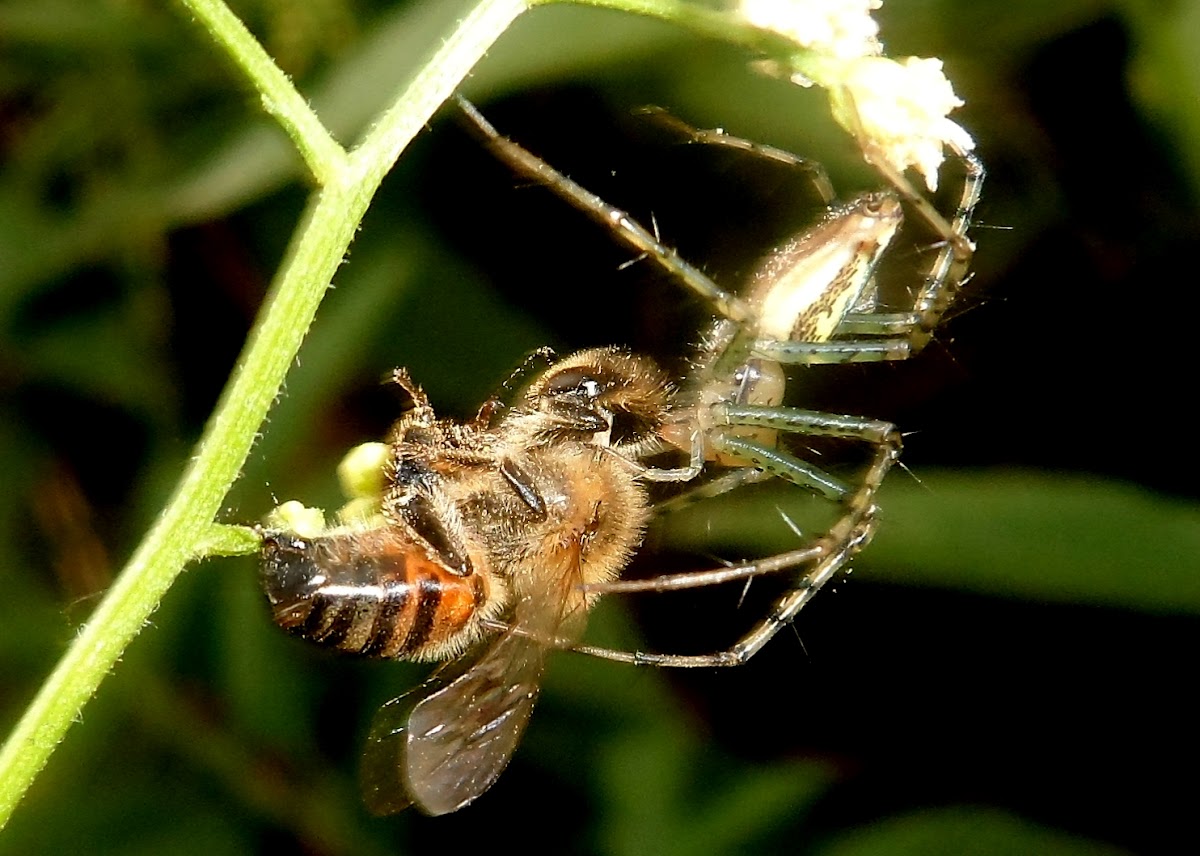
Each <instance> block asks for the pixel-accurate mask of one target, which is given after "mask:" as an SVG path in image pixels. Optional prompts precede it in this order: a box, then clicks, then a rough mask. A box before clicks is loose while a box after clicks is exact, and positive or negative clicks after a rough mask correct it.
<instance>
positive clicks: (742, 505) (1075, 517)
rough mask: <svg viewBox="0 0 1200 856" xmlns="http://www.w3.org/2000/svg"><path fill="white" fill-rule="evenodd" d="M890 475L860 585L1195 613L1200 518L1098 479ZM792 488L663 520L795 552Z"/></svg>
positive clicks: (691, 538)
mask: <svg viewBox="0 0 1200 856" xmlns="http://www.w3.org/2000/svg"><path fill="white" fill-rule="evenodd" d="M919 475H920V479H921V481H920V483H917V482H915V481H914V480H912V479H905V478H903V477H902V476H900V475H894V476H893V477H892V478H891V479H889V480H888V482H887V485H886V487H885V488H884V490H883V491H882V492H881V495H880V500H879V504H880V506H881V508H882V513H881V520H880V526H879V532H878V534H877V536H876V537H875V540H874V541H873V542H872V543H871V545H870V547H869V548H868V549H867V550H866V551H864V553H863V554H862V557H861V559H859V560H857V561H856V563H855V564H856V567H860V568H861V571H860V573H862V574H864V575H866V576H867V577H868V578H869V579H878V580H886V581H888V582H893V583H899V584H905V585H931V586H940V587H944V588H958V589H962V590H965V591H973V592H979V593H983V594H991V595H998V596H1001V597H1012V598H1032V599H1035V600H1048V601H1058V602H1063V603H1084V604H1095V605H1101V604H1102V605H1107V606H1117V607H1124V608H1132V609H1146V610H1152V611H1156V612H1185V613H1196V612H1200V574H1197V573H1196V567H1197V557H1200V509H1197V508H1196V507H1195V506H1194V505H1192V504H1190V503H1186V502H1183V501H1179V500H1171V499H1168V498H1165V497H1161V496H1156V495H1154V494H1152V493H1150V492H1148V491H1145V490H1142V489H1139V488H1136V487H1133V486H1130V485H1124V484H1120V483H1116V482H1111V481H1105V480H1103V479H1099V478H1087V477H1082V476H1068V475H1054V474H1050V473H1042V472H1032V471H1030V472H1019V471H1018V472H1013V471H1006V470H979V471H974V472H972V471H953V470H946V471H937V472H925V471H922V472H921V473H920V474H919ZM797 494H800V492H799V491H797V490H796V489H795V488H782V489H773V490H770V491H765V492H763V493H762V494H760V495H757V496H755V497H754V498H753V499H740V498H738V499H734V500H732V501H730V502H727V503H720V504H719V506H718V507H716V508H712V509H707V508H706V507H705V506H699V507H697V508H695V509H687V510H685V511H683V512H681V513H680V514H678V515H676V516H674V517H672V518H670V519H669V520H668V521H667V522H666V524H665V532H666V535H667V537H668V539H669V540H670V541H671V542H672V543H674V544H676V545H679V546H695V547H700V546H702V544H723V545H727V546H729V547H738V548H742V549H755V550H759V551H763V550H776V551H782V550H786V549H794V547H795V536H794V535H792V534H791V531H790V529H789V528H788V527H787V526H786V525H785V524H784V523H783V520H782V517H781V514H782V513H787V514H788V515H789V516H793V514H794V515H795V516H803V515H804V514H806V513H807V512H808V507H807V506H808V505H809V504H810V503H809V500H808V498H807V497H805V496H797Z"/></svg>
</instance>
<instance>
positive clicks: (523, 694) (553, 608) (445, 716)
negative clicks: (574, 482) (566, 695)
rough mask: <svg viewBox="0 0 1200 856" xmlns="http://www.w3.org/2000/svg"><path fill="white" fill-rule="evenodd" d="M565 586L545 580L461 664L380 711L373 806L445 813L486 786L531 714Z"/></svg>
mask: <svg viewBox="0 0 1200 856" xmlns="http://www.w3.org/2000/svg"><path fill="white" fill-rule="evenodd" d="M574 577H575V575H573V574H564V575H562V577H561V578H560V580H566V579H574ZM564 592H565V588H564V585H562V584H561V582H560V581H559V580H555V581H551V582H550V584H549V585H548V586H546V587H545V588H544V589H543V590H542V591H540V592H539V593H538V595H537V596H536V597H529V598H525V599H523V601H522V602H521V603H519V604H518V606H517V609H516V615H515V616H514V621H513V628H512V629H510V630H508V631H506V632H505V633H504V634H503V635H501V636H500V637H499V638H498V639H496V640H495V641H494V642H493V643H492V644H491V645H490V646H488V647H487V648H485V649H484V651H483V653H482V654H481V655H480V656H479V658H478V659H477V660H475V661H474V662H472V663H470V665H468V666H467V667H466V668H465V670H459V671H457V673H455V671H454V669H453V667H452V668H451V669H445V670H441V671H439V672H438V673H437V674H436V675H435V676H434V677H433V678H432V679H431V680H430V681H427V682H426V683H425V684H423V685H422V686H421V687H419V688H418V689H417V690H414V691H413V692H412V693H408V694H407V695H404V696H401V697H400V698H397V699H394V700H393V701H391V702H389V703H388V704H386V705H384V706H383V707H382V708H381V709H380V710H379V712H378V713H377V714H376V716H375V720H374V722H373V723H372V726H371V731H370V734H369V735H368V738H367V748H366V750H365V752H364V755H363V764H362V786H363V796H364V799H365V801H366V803H367V807H368V808H369V809H370V810H371V811H372V812H374V813H376V814H393V813H395V812H398V811H400V810H402V809H404V808H406V807H408V806H410V805H415V806H416V807H417V808H419V809H420V810H421V811H423V812H424V813H426V814H429V815H435V816H436V815H441V814H447V813H449V812H452V811H457V810H458V809H460V808H462V807H463V806H465V805H467V804H468V803H470V802H471V801H472V800H474V799H475V798H476V797H478V796H479V795H480V794H482V793H483V792H484V791H486V790H487V789H488V788H490V787H491V786H492V783H493V782H495V781H496V779H497V778H498V777H499V775H500V774H501V773H502V772H503V771H504V768H505V767H507V766H508V762H509V760H510V759H511V758H512V754H513V752H514V751H515V750H516V748H517V744H518V743H519V742H520V740H521V735H522V734H523V733H524V731H525V725H526V724H527V723H528V722H529V715H530V713H532V712H533V706H534V703H535V702H536V701H537V697H538V689H539V682H540V679H541V675H542V667H543V665H544V664H545V659H546V652H547V646H548V645H549V644H552V643H551V640H553V639H556V638H559V637H558V636H556V634H557V633H558V631H559V628H560V625H561V624H562V621H563V611H564V610H563V607H564V603H565V598H566V595H565V593H564ZM574 624H575V623H573V625H574ZM571 629H572V630H574V629H575V628H574V626H572V628H571ZM580 629H581V628H580Z"/></svg>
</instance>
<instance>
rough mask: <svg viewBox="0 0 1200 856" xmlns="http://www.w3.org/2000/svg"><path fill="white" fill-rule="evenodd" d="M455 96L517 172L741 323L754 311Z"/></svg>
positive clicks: (470, 120)
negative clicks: (541, 186)
mask: <svg viewBox="0 0 1200 856" xmlns="http://www.w3.org/2000/svg"><path fill="white" fill-rule="evenodd" d="M455 102H456V103H457V104H458V107H459V109H460V110H461V111H462V113H463V116H464V117H465V119H466V120H467V122H468V123H469V124H470V127H471V128H472V129H473V131H474V132H475V133H476V134H478V135H479V136H480V137H481V138H482V139H483V142H484V144H485V145H487V147H488V148H489V149H491V150H492V153H493V154H495V155H496V157H498V158H499V159H500V160H501V161H502V162H504V163H506V164H508V165H509V167H511V168H512V169H513V170H514V171H515V172H517V173H519V174H520V175H523V176H525V177H526V178H529V179H531V180H533V181H536V182H538V183H539V184H544V185H545V186H546V187H548V188H550V189H551V190H553V191H554V192H555V193H557V194H558V195H559V196H562V197H563V198H565V199H566V200H567V201H569V202H570V203H571V204H572V205H574V206H575V207H576V208H579V209H580V210H581V211H583V212H584V213H585V214H587V215H588V216H589V217H591V218H592V219H593V220H595V221H597V222H598V223H600V224H601V225H602V226H605V227H607V228H608V229H610V230H612V232H613V234H615V235H616V236H617V237H619V238H620V239H621V241H623V242H624V243H625V244H626V245H627V246H629V247H631V248H632V249H634V250H636V251H637V252H638V253H639V254H644V255H645V257H646V258H649V259H652V260H653V261H654V262H655V263H657V264H658V265H659V267H661V268H663V269H664V270H666V271H667V272H668V273H670V274H672V275H674V276H676V277H677V278H678V279H679V280H680V281H681V282H683V283H684V284H685V285H686V286H687V287H688V288H690V289H691V290H692V291H693V292H694V293H695V294H697V295H698V296H699V297H701V298H703V299H704V300H706V301H707V302H708V303H710V304H711V305H712V306H713V308H714V309H715V310H716V311H717V312H718V313H719V314H721V315H723V316H725V317H726V318H729V319H732V320H733V321H737V322H739V323H740V322H745V321H748V320H749V319H751V318H752V317H753V312H752V310H751V309H750V307H748V306H747V305H746V303H745V301H743V300H742V299H741V298H740V297H738V296H737V295H735V294H734V293H733V292H731V291H726V290H725V289H723V288H721V286H719V285H717V284H716V283H715V282H713V280H712V279H711V278H709V277H708V276H705V275H704V274H703V273H702V272H701V271H700V270H699V268H696V267H695V266H693V265H691V264H689V263H688V262H687V261H685V260H684V259H683V258H682V257H681V256H680V255H679V254H678V253H677V252H676V251H675V250H673V249H671V248H670V247H668V246H666V245H665V244H663V243H662V242H661V241H660V240H659V239H658V237H657V236H656V235H655V234H654V233H653V232H651V231H650V230H648V229H647V228H646V227H645V226H643V225H642V224H640V223H638V222H637V221H636V220H634V219H633V218H632V217H630V216H629V214H628V213H627V212H625V211H622V210H621V209H619V208H617V207H616V206H614V205H610V204H608V203H607V202H605V201H604V200H603V199H601V198H600V197H599V196H597V195H596V194H594V193H592V192H591V191H590V190H588V189H587V188H585V187H582V186H580V185H579V184H577V183H576V182H574V181H572V180H571V179H569V178H567V177H566V176H565V175H563V174H562V173H561V172H559V171H558V170H556V169H555V168H554V167H552V166H550V164H548V163H546V162H545V161H544V160H542V159H541V158H539V157H537V156H536V155H534V154H533V153H532V152H529V151H526V150H525V149H523V148H521V146H519V145H517V144H516V143H514V142H513V141H512V140H510V139H508V138H507V137H503V136H501V135H500V132H499V131H497V130H496V129H495V127H494V126H493V125H492V124H491V123H490V122H489V121H488V120H487V119H485V118H484V116H483V114H482V113H480V112H479V111H478V110H477V109H476V108H475V105H473V104H472V103H471V102H470V101H468V100H467V99H465V98H463V97H462V96H461V95H456V96H455Z"/></svg>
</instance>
